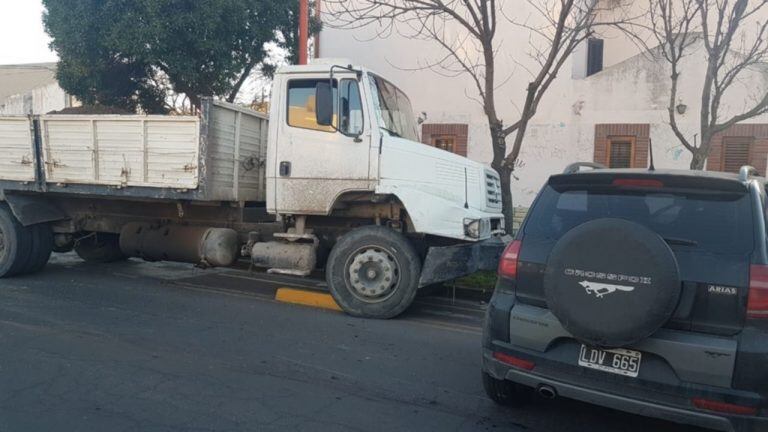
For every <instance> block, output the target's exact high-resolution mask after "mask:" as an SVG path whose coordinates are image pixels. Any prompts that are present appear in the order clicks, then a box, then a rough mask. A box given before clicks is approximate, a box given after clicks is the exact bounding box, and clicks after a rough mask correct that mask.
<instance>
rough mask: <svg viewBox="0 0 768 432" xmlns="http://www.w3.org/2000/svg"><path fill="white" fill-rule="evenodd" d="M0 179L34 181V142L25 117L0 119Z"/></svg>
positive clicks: (28, 121) (28, 122)
mask: <svg viewBox="0 0 768 432" xmlns="http://www.w3.org/2000/svg"><path fill="white" fill-rule="evenodd" d="M0 179H1V180H13V181H22V182H33V181H35V153H34V141H33V139H32V129H31V125H30V120H29V119H28V118H27V117H0Z"/></svg>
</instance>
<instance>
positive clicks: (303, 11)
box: [299, 0, 309, 65]
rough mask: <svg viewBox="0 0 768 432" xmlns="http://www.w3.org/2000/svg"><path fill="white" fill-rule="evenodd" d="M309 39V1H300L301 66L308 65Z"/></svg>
mask: <svg viewBox="0 0 768 432" xmlns="http://www.w3.org/2000/svg"><path fill="white" fill-rule="evenodd" d="M308 39H309V0H299V64H300V65H305V64H307V54H308V53H307V40H308Z"/></svg>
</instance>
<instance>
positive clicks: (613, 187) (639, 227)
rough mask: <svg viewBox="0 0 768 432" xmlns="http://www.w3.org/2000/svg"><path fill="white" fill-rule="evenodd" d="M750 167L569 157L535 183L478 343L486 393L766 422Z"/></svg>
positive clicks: (767, 313)
mask: <svg viewBox="0 0 768 432" xmlns="http://www.w3.org/2000/svg"><path fill="white" fill-rule="evenodd" d="M584 166H591V167H592V168H597V169H594V170H589V171H581V168H583V167H584ZM756 175H757V173H756V171H755V170H754V168H751V167H744V168H742V170H741V173H740V174H739V175H735V174H725V173H713V172H694V171H662V170H658V171H656V170H609V169H603V168H601V167H597V166H594V164H574V165H573V166H571V167H569V168H568V169H566V172H565V173H563V174H561V175H556V176H553V177H551V178H550V179H549V181H548V182H547V184H546V186H544V188H543V189H542V191H541V192H540V193H539V196H538V197H537V198H536V201H535V202H534V204H533V206H532V207H531V210H530V211H529V213H528V216H527V217H526V220H525V222H524V223H523V225H522V227H521V229H520V231H519V233H518V234H517V236H516V238H515V240H514V242H513V243H511V244H510V245H509V247H507V249H506V251H505V252H504V254H503V256H502V258H501V262H500V265H499V282H498V285H497V286H496V291H495V293H494V295H493V299H492V300H491V303H490V305H489V308H488V315H487V318H486V325H485V334H484V338H483V384H484V386H485V389H486V392H487V393H488V395H489V396H490V397H491V398H492V399H493V400H495V401H496V402H498V403H501V404H513V403H516V402H520V401H523V400H525V399H527V398H528V397H530V396H531V395H532V394H533V393H534V392H537V393H538V394H539V395H541V396H543V397H545V398H554V397H556V396H563V397H567V398H572V399H577V400H581V401H585V402H589V403H593V404H597V405H602V406H605V407H609V408H614V409H619V410H624V411H628V412H633V413H637V414H642V415H646V416H652V417H658V418H663V419H667V420H671V421H673V422H678V423H687V424H692V425H697V426H701V427H706V428H711V429H715V430H722V431H768V417H767V416H768V404H767V403H766V402H767V401H768V251H767V250H768V248H767V247H766V243H767V241H766V210H765V206H766V191H765V179H763V178H758V177H756Z"/></svg>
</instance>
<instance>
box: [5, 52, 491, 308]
mask: <svg viewBox="0 0 768 432" xmlns="http://www.w3.org/2000/svg"><path fill="white" fill-rule="evenodd" d="M503 229H504V219H503V215H502V214H501V191H500V182H499V177H498V175H497V174H496V173H495V172H494V171H492V170H490V169H488V168H487V167H485V166H483V165H482V164H479V163H475V162H472V161H470V160H468V159H466V158H463V157H460V156H457V155H455V154H452V153H449V152H446V151H443V150H439V149H436V148H433V147H430V146H427V145H424V144H421V143H419V137H418V132H417V125H416V121H415V117H414V114H413V112H412V109H411V105H410V102H409V100H408V97H407V96H406V95H405V94H404V93H403V92H402V91H401V90H399V89H398V88H397V87H396V86H394V85H393V84H392V83H390V82H389V81H387V80H385V79H384V78H382V77H381V76H380V75H377V74H375V73H374V72H371V71H369V70H367V69H365V68H363V67H356V66H352V65H351V62H348V61H327V60H326V61H320V62H317V63H314V64H311V65H304V66H286V67H283V68H281V69H280V70H279V71H278V73H277V74H276V76H275V79H274V85H273V89H272V99H271V112H270V115H269V117H267V116H265V115H263V114H260V113H257V112H254V111H250V110H247V109H243V108H241V107H238V106H235V105H231V104H226V103H222V102H217V101H214V100H213V99H210V98H205V99H203V103H202V107H201V109H200V112H199V114H198V115H195V116H138V115H40V116H29V117H1V118H0V277H11V276H15V275H21V274H29V273H33V272H37V271H40V270H41V269H43V267H44V266H45V264H46V263H47V261H48V259H49V257H50V255H51V252H52V251H55V252H68V251H71V250H73V249H74V251H75V252H76V253H77V254H78V255H79V256H80V257H82V258H83V259H85V260H87V261H94V262H109V261H116V260H120V259H125V258H126V257H139V258H143V259H145V260H152V261H159V260H167V261H177V262H188V263H193V264H196V265H199V266H203V267H221V266H231V265H233V264H234V263H235V262H236V261H237V260H238V259H240V258H243V257H248V258H250V260H251V261H252V263H253V264H254V265H256V266H260V267H264V268H267V269H268V271H270V272H276V273H290V274H299V275H308V274H309V273H310V272H312V271H314V270H315V269H317V268H324V269H325V275H326V279H327V283H328V287H329V289H330V292H331V293H332V295H333V297H334V299H335V300H336V302H337V303H338V304H339V305H340V306H341V307H342V308H343V310H344V311H346V312H347V313H349V314H352V315H355V316H361V317H372V318H391V317H394V316H396V315H398V314H400V313H401V312H403V311H404V310H405V309H406V308H407V307H408V306H409V305H410V304H411V302H412V301H413V298H414V296H415V295H416V292H417V290H418V289H419V288H420V287H424V286H427V285H431V284H435V283H438V282H442V281H446V280H451V279H454V278H457V277H460V276H462V275H466V274H470V273H473V272H475V271H477V270H481V269H493V268H495V267H496V264H497V261H498V256H499V254H500V252H501V249H502V241H501V240H500V235H501V234H503Z"/></svg>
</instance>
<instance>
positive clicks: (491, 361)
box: [483, 342, 768, 432]
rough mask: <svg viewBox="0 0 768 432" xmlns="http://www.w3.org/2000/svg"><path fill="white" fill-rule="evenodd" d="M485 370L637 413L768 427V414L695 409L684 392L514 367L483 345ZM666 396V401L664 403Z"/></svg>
mask: <svg viewBox="0 0 768 432" xmlns="http://www.w3.org/2000/svg"><path fill="white" fill-rule="evenodd" d="M493 345H494V350H496V351H497V352H498V351H501V352H504V353H505V354H510V355H516V356H517V355H519V356H520V357H522V358H525V359H529V360H531V361H533V362H536V358H535V356H534V357H533V358H532V357H531V355H530V354H531V353H529V352H518V351H516V350H514V349H511V347H504V348H503V349H500V348H501V347H500V346H499V345H500V344H499V343H497V342H495V343H494V344H493ZM483 371H485V372H487V373H488V374H490V375H491V376H492V377H494V378H496V379H504V380H508V381H512V382H515V383H517V384H521V385H524V386H527V387H531V388H534V389H538V388H540V387H541V386H549V387H551V388H552V389H554V391H555V392H556V394H557V395H558V396H562V397H566V398H569V399H575V400H579V401H582V402H586V403H590V404H594V405H599V406H603V407H606V408H611V409H616V410H620V411H625V412H629V413H633V414H638V415H643V416H649V417H654V418H660V419H664V420H669V421H672V422H676V423H684V424H690V425H694V426H699V427H705V428H709V429H713V430H718V431H725V432H753V431H754V432H757V431H763V430H768V418H765V417H747V416H728V415H721V414H718V413H710V412H704V411H697V410H695V409H694V408H693V407H692V405H691V402H690V398H689V397H687V396H684V395H681V396H680V397H678V398H675V397H670V395H669V394H667V393H657V392H654V391H653V390H650V389H647V388H641V387H633V386H628V385H619V384H617V383H611V382H608V381H597V380H595V379H594V378H590V377H589V376H585V375H579V374H573V373H567V372H558V371H557V370H556V369H555V368H553V367H551V366H543V367H539V366H538V365H537V366H536V368H535V369H534V370H533V371H525V370H521V369H517V368H514V367H511V366H509V365H507V364H505V363H502V362H500V361H498V360H496V359H495V358H493V352H492V351H491V350H490V349H488V348H487V347H486V348H484V349H483ZM704 394H705V395H706V397H707V398H714V399H719V398H720V397H722V398H727V397H728V396H732V395H731V393H730V392H729V391H728V390H726V389H720V388H709V389H707V391H705V392H704ZM660 400H663V401H664V403H661V402H660Z"/></svg>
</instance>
